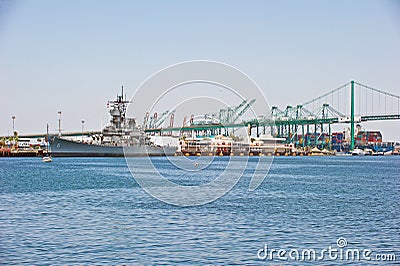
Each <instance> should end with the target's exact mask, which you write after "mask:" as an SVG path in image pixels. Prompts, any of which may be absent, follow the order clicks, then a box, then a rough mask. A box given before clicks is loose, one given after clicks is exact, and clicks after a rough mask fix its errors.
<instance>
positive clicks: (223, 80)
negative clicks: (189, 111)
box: [124, 61, 273, 206]
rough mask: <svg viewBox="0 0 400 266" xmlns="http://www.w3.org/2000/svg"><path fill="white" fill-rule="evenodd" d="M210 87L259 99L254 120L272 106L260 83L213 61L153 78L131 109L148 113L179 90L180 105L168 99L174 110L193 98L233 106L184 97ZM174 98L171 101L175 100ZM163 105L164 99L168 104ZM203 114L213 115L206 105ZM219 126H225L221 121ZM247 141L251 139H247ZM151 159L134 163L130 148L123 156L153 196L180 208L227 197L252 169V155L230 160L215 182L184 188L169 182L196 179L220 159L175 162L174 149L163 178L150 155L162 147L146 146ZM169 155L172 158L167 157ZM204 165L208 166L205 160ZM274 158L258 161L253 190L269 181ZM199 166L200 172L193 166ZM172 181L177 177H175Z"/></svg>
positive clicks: (187, 65) (174, 68)
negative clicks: (179, 178)
mask: <svg viewBox="0 0 400 266" xmlns="http://www.w3.org/2000/svg"><path fill="white" fill-rule="evenodd" d="M198 84H200V85H211V86H214V87H216V90H217V91H222V90H224V91H226V92H227V93H229V94H231V95H233V96H232V97H236V98H239V99H240V100H242V101H243V100H245V99H246V100H249V97H251V98H252V99H256V104H254V105H257V108H256V107H255V106H254V105H253V106H251V107H250V109H249V110H248V111H249V112H250V113H251V115H252V119H255V118H257V117H259V116H260V115H261V114H265V112H266V111H267V110H269V105H268V103H267V100H266V98H265V95H264V94H263V92H262V91H261V90H260V88H259V87H258V86H257V85H256V83H255V82H254V81H253V80H252V79H251V78H250V77H249V76H247V75H246V74H244V73H243V72H241V71H239V70H238V69H236V68H234V67H232V66H229V65H227V64H223V63H219V62H213V61H189V62H183V63H179V64H175V65H172V66H169V67H167V68H165V69H162V70H160V71H159V72H157V73H155V74H154V75H152V76H151V77H150V78H148V79H147V80H146V81H145V82H143V84H142V85H141V86H140V87H139V88H138V89H137V90H136V92H135V94H134V96H133V97H132V99H131V100H130V102H131V104H130V105H129V107H128V110H127V111H129V108H133V109H135V108H137V107H138V106H143V105H145V108H146V109H147V110H148V112H147V113H148V114H151V113H153V112H154V110H155V109H156V106H157V104H158V103H160V102H162V101H163V99H164V98H167V97H168V95H171V94H173V93H175V94H177V93H176V91H177V90H181V91H180V93H179V95H180V96H182V95H185V96H184V97H186V98H184V99H182V98H180V99H179V100H177V102H173V100H174V99H172V100H168V103H169V104H170V105H171V109H176V108H177V107H178V106H179V105H181V104H182V103H183V102H188V101H191V100H193V99H198V98H200V97H202V98H208V99H210V100H211V99H212V100H217V101H219V102H220V103H223V104H224V105H225V106H229V104H228V101H227V100H228V99H227V97H226V96H223V97H222V96H218V95H217V96H216V95H211V94H212V93H210V95H207V94H206V95H204V92H203V91H202V90H198V91H196V92H195V93H194V94H191V95H188V96H186V93H187V90H186V91H185V86H187V85H197V86H198ZM172 98H173V97H172ZM164 101H165V100H164ZM203 111H204V112H209V111H210V110H207V106H203ZM219 125H220V126H222V127H224V126H225V125H224V124H223V123H221V122H220V124H219ZM247 138H249V136H247ZM142 148H143V149H146V154H147V155H148V156H147V157H145V158H144V159H143V160H136V159H134V158H132V157H131V156H130V153H131V152H132V148H131V147H124V155H125V160H126V162H127V165H128V167H129V170H130V172H131V174H132V176H133V177H134V179H135V180H136V182H137V183H138V184H139V185H140V186H141V187H142V188H143V189H144V190H145V191H146V192H147V193H148V194H150V195H151V196H153V197H155V198H157V199H158V200H160V201H163V202H166V203H168V204H172V205H177V206H196V205H203V204H206V203H209V202H212V201H214V200H216V199H218V198H220V197H222V196H223V195H225V194H226V193H227V192H229V191H230V190H231V189H232V188H233V187H234V186H235V185H236V183H237V182H238V181H239V179H240V178H241V177H242V176H243V174H244V172H245V170H246V167H247V165H248V160H249V157H248V156H243V157H240V158H239V157H229V159H228V162H227V164H226V166H225V168H224V169H223V171H219V172H218V176H217V177H216V178H215V179H213V180H212V181H210V182H208V183H206V184H201V185H181V184H177V183H175V182H172V181H171V176H170V175H171V173H172V175H173V174H175V173H176V175H179V176H182V175H187V176H188V177H189V178H190V177H193V178H195V177H196V172H198V171H202V170H203V169H205V168H206V167H207V166H209V165H210V164H211V163H212V162H213V160H215V159H216V158H215V157H214V156H207V158H204V157H203V158H201V159H200V158H197V159H196V160H198V161H195V162H194V161H193V159H188V158H186V157H180V156H179V157H174V156H173V153H172V154H171V148H170V147H163V148H164V152H165V154H166V155H167V159H168V161H169V163H170V166H169V168H170V169H171V171H170V172H169V173H168V174H169V178H167V177H166V176H165V174H164V173H163V172H162V169H159V166H158V165H157V163H154V160H152V158H151V155H152V154H157V153H159V151H158V150H159V149H160V148H161V147H154V146H148V145H143V146H142ZM168 155H169V156H168ZM205 160H206V161H205ZM272 160H273V156H271V157H263V158H261V157H260V158H258V162H257V165H256V166H255V167H253V168H252V169H251V171H250V172H251V175H252V176H251V180H250V183H249V190H250V191H253V190H255V189H256V188H257V187H258V186H259V185H260V184H261V183H262V182H263V180H264V179H265V177H266V175H267V174H268V171H269V168H270V166H271V164H272ZM193 165H196V166H198V167H193ZM172 179H173V177H172Z"/></svg>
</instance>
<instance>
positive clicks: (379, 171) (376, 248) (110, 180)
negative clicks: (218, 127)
mask: <svg viewBox="0 0 400 266" xmlns="http://www.w3.org/2000/svg"><path fill="white" fill-rule="evenodd" d="M135 160H138V163H140V160H143V159H141V158H137V159H135ZM227 160H229V158H225V157H224V158H215V161H214V162H213V163H212V164H211V165H210V167H211V168H208V169H207V170H204V171H198V172H195V173H192V174H190V175H185V174H182V173H181V172H180V171H179V170H177V169H175V168H174V167H171V165H170V164H169V162H168V160H167V159H166V158H154V159H153V162H154V163H155V165H157V167H158V168H159V169H160V170H161V171H163V173H165V174H166V175H168V177H169V178H170V180H172V181H174V182H176V183H181V184H201V183H204V182H208V181H210V180H211V179H212V178H213V177H212V176H213V174H215V175H217V174H218V171H220V169H221V168H222V169H223V166H224V165H226V162H227ZM256 160H257V159H256V158H250V163H249V164H248V166H247V170H246V171H245V174H244V176H243V177H242V178H241V179H240V181H239V182H238V184H237V185H236V186H235V187H234V188H233V189H232V190H231V191H230V192H229V193H228V194H226V195H225V196H223V197H222V198H220V199H218V200H216V201H214V202H212V203H210V204H206V205H203V206H199V207H176V206H171V205H168V204H165V203H163V202H160V201H158V200H157V199H154V198H153V197H151V196H150V195H148V194H147V193H146V192H144V190H143V189H142V188H141V187H140V186H138V184H137V183H136V182H135V180H134V179H133V178H132V176H131V174H130V172H129V169H128V167H127V166H126V162H125V160H124V159H123V158H55V159H54V161H53V162H52V163H48V164H45V163H41V161H40V159H39V158H0V165H1V166H0V263H4V264H22V263H26V264H38V265H44V264H130V263H132V264H137V263H139V264H177V263H184V264H192V263H198V264H205V263H211V264H246V263H248V264H258V263H260V264H262V263H267V264H268V263H270V262H271V261H268V259H267V260H260V259H259V258H258V257H257V252H258V250H259V249H261V248H263V247H264V245H265V244H267V245H268V247H269V248H274V249H288V250H289V249H291V248H296V249H299V250H301V249H306V248H313V249H316V250H321V249H324V248H328V247H329V246H332V247H335V248H337V247H338V246H337V243H336V241H337V239H338V238H339V237H344V238H345V239H346V240H347V242H348V245H347V248H357V249H370V250H372V251H373V254H374V253H395V254H397V263H399V261H400V157H399V156H390V157H329V158H328V157H278V158H275V159H274V162H273V164H272V166H271V169H270V172H269V174H268V176H267V178H266V179H265V180H264V182H263V183H262V185H261V186H260V187H259V188H258V189H257V190H255V191H252V192H250V191H249V190H248V187H249V181H250V178H251V173H252V169H253V168H254V166H255V164H256ZM212 167H215V170H213V169H214V168H212ZM213 171H215V173H213ZM273 262H274V263H282V264H304V263H305V262H304V261H303V262H299V261H280V260H274V261H273ZM320 263H321V264H324V265H327V264H338V265H341V264H346V263H348V262H343V261H339V260H327V261H323V262H321V261H320ZM365 263H366V262H365ZM365 263H364V264H365ZM378 264H380V265H386V264H387V262H385V263H378Z"/></svg>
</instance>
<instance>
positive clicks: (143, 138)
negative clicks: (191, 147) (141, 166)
mask: <svg viewBox="0 0 400 266" xmlns="http://www.w3.org/2000/svg"><path fill="white" fill-rule="evenodd" d="M128 104H129V101H128V100H126V96H125V97H124V90H123V87H122V94H121V95H117V98H116V100H115V101H108V102H107V107H108V109H109V113H110V115H111V120H110V123H109V124H108V125H107V126H106V127H105V128H104V129H103V130H102V131H101V133H100V134H95V135H92V136H89V140H87V141H76V140H71V139H67V138H65V137H62V136H61V135H59V136H53V137H52V138H51V151H52V154H53V155H54V156H116V157H117V156H165V155H173V154H174V153H175V151H176V149H177V147H176V146H170V145H168V146H160V145H155V144H154V143H152V142H151V141H150V138H149V137H147V135H146V134H145V132H144V131H143V130H142V129H141V128H140V126H137V124H136V120H135V119H134V118H128V117H126V109H127V106H128Z"/></svg>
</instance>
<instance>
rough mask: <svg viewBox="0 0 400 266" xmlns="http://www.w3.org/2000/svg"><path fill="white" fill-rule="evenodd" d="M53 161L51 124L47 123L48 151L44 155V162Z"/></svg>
mask: <svg viewBox="0 0 400 266" xmlns="http://www.w3.org/2000/svg"><path fill="white" fill-rule="evenodd" d="M52 161H53V157H52V156H51V148H50V138H49V124H47V152H46V154H45V155H43V157H42V162H44V163H50V162H52Z"/></svg>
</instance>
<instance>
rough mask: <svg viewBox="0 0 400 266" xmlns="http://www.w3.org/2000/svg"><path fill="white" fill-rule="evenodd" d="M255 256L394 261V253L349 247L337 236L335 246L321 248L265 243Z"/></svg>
mask: <svg viewBox="0 0 400 266" xmlns="http://www.w3.org/2000/svg"><path fill="white" fill-rule="evenodd" d="M257 258H258V259H260V260H268V261H324V260H334V261H378V262H393V261H396V254H395V253H379V252H374V251H373V250H371V249H357V248H349V247H348V242H347V239H346V238H344V237H339V238H338V239H337V241H336V246H328V248H323V249H313V248H306V249H297V248H291V249H275V248H270V247H269V246H268V245H267V244H265V245H264V248H261V249H259V250H258V252H257Z"/></svg>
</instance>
